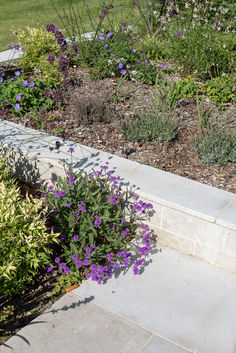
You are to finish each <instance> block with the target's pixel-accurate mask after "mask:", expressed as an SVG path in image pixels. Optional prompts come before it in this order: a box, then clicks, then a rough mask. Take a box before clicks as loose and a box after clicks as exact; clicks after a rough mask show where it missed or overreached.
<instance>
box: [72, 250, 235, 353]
mask: <svg viewBox="0 0 236 353" xmlns="http://www.w3.org/2000/svg"><path fill="white" fill-rule="evenodd" d="M74 293H77V294H78V295H79V296H81V298H83V297H85V298H86V297H87V296H88V295H92V296H93V297H94V300H93V302H94V303H96V304H97V305H99V306H100V307H102V308H105V309H107V310H110V311H111V312H113V313H115V314H117V315H120V316H121V317H123V318H126V319H127V320H130V322H132V323H134V324H137V325H140V326H142V327H143V328H145V329H147V330H149V331H151V332H152V333H153V334H154V335H157V336H159V337H161V338H165V339H166V340H170V342H171V343H175V344H179V345H181V346H183V348H185V349H189V351H191V352H199V353H236V275H235V274H232V273H230V272H227V271H224V270H221V269H218V268H215V267H213V266H211V265H209V264H206V263H204V262H202V261H200V260H198V259H196V258H194V257H191V256H187V255H184V254H180V253H178V252H176V251H174V250H171V249H167V248H164V249H163V250H162V252H158V253H156V254H152V255H151V263H150V264H149V265H148V266H146V267H145V269H144V272H143V273H142V274H141V275H140V276H134V275H133V273H132V271H131V270H130V271H128V272H127V274H126V275H124V276H123V275H122V274H120V275H119V276H118V277H117V278H115V277H114V278H113V279H111V280H110V281H108V282H107V284H105V285H103V286H98V285H97V284H96V283H94V282H92V281H86V282H84V283H83V284H82V285H81V286H80V287H79V288H77V289H76V290H74ZM150 349H152V348H150ZM167 353H169V352H168V350H167Z"/></svg>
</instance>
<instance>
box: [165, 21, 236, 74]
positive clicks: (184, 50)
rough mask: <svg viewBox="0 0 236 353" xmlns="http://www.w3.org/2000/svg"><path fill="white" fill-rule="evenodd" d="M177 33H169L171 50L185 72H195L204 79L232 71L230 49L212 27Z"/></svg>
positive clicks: (205, 26) (188, 29) (189, 29)
mask: <svg viewBox="0 0 236 353" xmlns="http://www.w3.org/2000/svg"><path fill="white" fill-rule="evenodd" d="M177 33H178V32H177ZM177 33H176V34H174V33H173V34H172V35H170V43H171V52H172V57H173V59H174V60H175V61H176V62H177V63H178V64H179V65H180V66H182V68H183V72H184V73H185V74H192V73H194V72H196V74H197V75H198V77H199V78H201V79H204V80H205V79H209V78H212V77H217V76H220V75H222V74H223V73H231V72H232V71H233V57H232V53H231V50H230V49H229V48H228V47H227V46H226V44H225V43H224V42H223V40H222V37H221V36H220V35H218V32H215V31H214V29H213V28H212V27H210V26H207V25H204V26H201V27H197V28H192V29H191V28H187V29H186V30H185V31H184V32H183V33H182V34H180V35H179V36H177Z"/></svg>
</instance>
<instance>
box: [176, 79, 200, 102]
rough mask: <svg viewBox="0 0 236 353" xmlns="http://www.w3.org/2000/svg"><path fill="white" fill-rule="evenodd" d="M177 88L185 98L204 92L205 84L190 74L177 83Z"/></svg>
mask: <svg viewBox="0 0 236 353" xmlns="http://www.w3.org/2000/svg"><path fill="white" fill-rule="evenodd" d="M176 89H177V90H178V91H179V94H180V95H181V97H183V98H194V97H196V96H197V95H198V94H199V93H201V92H202V93H203V92H204V87H203V84H200V83H198V82H196V80H195V78H194V77H191V76H188V77H187V78H185V79H184V80H180V81H178V82H177V83H176Z"/></svg>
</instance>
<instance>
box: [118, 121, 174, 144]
mask: <svg viewBox="0 0 236 353" xmlns="http://www.w3.org/2000/svg"><path fill="white" fill-rule="evenodd" d="M177 132H178V125H177V123H176V122H175V121H173V120H170V119H168V118H165V117H159V116H153V115H145V116H141V117H136V118H135V119H133V120H131V121H128V122H126V123H125V124H124V126H123V134H124V136H125V137H126V138H127V139H128V140H130V141H132V142H136V141H137V142H162V141H172V140H174V139H175V137H176V135H177Z"/></svg>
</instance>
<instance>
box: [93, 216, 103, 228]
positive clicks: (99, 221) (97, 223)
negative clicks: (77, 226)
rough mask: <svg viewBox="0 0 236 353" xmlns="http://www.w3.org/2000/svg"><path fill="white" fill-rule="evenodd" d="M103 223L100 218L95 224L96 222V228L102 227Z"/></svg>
mask: <svg viewBox="0 0 236 353" xmlns="http://www.w3.org/2000/svg"><path fill="white" fill-rule="evenodd" d="M101 223H102V221H101V220H100V219H99V218H97V219H95V222H94V225H95V228H98V227H99V226H100V225H101Z"/></svg>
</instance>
